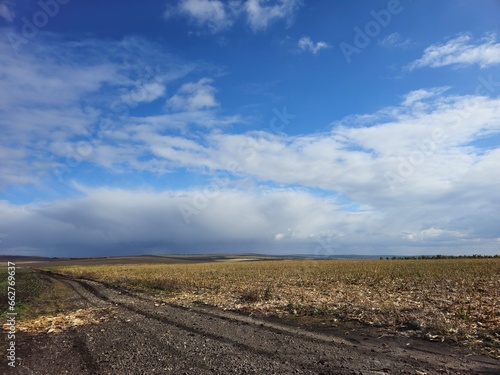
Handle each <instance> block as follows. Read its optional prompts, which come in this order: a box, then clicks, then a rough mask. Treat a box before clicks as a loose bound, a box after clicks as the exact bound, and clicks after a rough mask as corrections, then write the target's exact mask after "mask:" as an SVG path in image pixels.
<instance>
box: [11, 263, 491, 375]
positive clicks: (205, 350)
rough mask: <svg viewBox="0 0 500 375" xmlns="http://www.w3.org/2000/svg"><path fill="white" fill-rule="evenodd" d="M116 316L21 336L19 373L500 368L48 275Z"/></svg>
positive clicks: (408, 345) (413, 346)
mask: <svg viewBox="0 0 500 375" xmlns="http://www.w3.org/2000/svg"><path fill="white" fill-rule="evenodd" d="M44 275H45V276H47V277H50V278H53V279H56V280H58V281H60V282H63V283H64V284H66V285H67V286H68V287H69V288H71V289H73V290H74V292H75V296H77V298H78V299H79V300H80V301H81V303H82V305H85V306H94V307H100V308H109V307H114V315H113V317H112V318H110V319H108V320H106V321H104V322H102V323H100V324H97V325H87V326H82V327H79V328H77V329H75V330H70V331H65V332H62V333H60V334H58V335H46V334H43V335H27V334H23V335H20V336H19V337H20V339H19V340H20V341H21V340H23V341H24V345H23V344H21V346H20V352H19V361H18V362H19V363H18V366H17V368H16V369H15V371H14V372H12V373H18V374H55V373H60V374H65V373H67V374H113V375H115V374H222V375H224V374H490V375H493V374H500V362H499V361H496V360H494V359H491V358H488V357H483V356H466V355H465V354H463V353H460V352H459V351H457V350H452V349H450V348H449V347H448V346H444V345H440V344H434V343H428V342H425V341H422V340H415V339H410V338H404V337H383V338H374V337H371V338H370V337H367V339H365V340H363V339H360V340H357V341H354V340H352V339H347V338H344V337H336V336H334V335H326V334H319V333H316V332H311V331H307V330H304V329H301V328H299V327H293V326H288V325H282V324H276V323H272V322H269V321H264V320H260V319H255V318H252V317H248V316H242V315H238V314H234V313H229V312H224V311H221V310H219V309H216V308H211V307H206V306H196V307H192V308H184V307H179V306H173V305H169V304H164V303H161V301H157V300H155V299H154V297H152V296H149V295H146V294H140V295H139V294H135V293H130V292H127V291H125V290H121V289H118V288H116V287H111V286H106V285H103V284H101V283H98V282H95V281H89V280H75V279H70V278H66V277H64V276H61V275H56V274H51V273H48V272H44Z"/></svg>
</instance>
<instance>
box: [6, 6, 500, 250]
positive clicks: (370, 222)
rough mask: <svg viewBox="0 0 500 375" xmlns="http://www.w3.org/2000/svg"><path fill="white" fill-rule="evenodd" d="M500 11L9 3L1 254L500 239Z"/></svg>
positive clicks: (432, 244)
mask: <svg viewBox="0 0 500 375" xmlns="http://www.w3.org/2000/svg"><path fill="white" fill-rule="evenodd" d="M499 16H500V3H499V2H498V1H493V0H492V1H486V0H485V1H482V2H481V3H480V5H478V4H477V2H472V1H441V2H438V3H436V2H430V1H403V0H401V1H397V0H391V1H370V2H368V1H349V2H333V1H326V0H325V1H314V2H313V1H305V0H303V1H300V0H234V1H218V0H178V1H149V2H147V3H144V2H139V1H120V2H116V1H79V0H45V1H44V0H42V1H32V0H25V1H22V2H19V1H12V0H0V131H1V136H0V253H4V254H26V255H48V256H94V255H119V254H141V253H184V252H193V253H199V252H249V251H254V252H261V253H265V252H267V253H277V254H293V253H301V254H315V255H333V256H334V255H335V254H346V253H356V254H402V255H413V254H436V253H440V254H471V253H483V254H495V253H498V252H499V245H500V229H499V228H500V193H499V191H500V189H499V187H500V174H499V173H498V165H499V164H500V163H499V162H500V147H499V146H500V137H499V133H500V96H499V93H500V35H499V33H500V30H499V22H498V19H499Z"/></svg>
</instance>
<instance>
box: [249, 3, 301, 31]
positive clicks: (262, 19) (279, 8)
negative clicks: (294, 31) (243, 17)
mask: <svg viewBox="0 0 500 375" xmlns="http://www.w3.org/2000/svg"><path fill="white" fill-rule="evenodd" d="M300 5H301V1H300V0H277V1H266V0H247V1H246V2H245V10H246V12H247V16H248V23H249V25H250V28H251V29H252V30H253V31H261V30H266V29H267V27H268V26H269V25H270V24H271V23H272V22H274V21H278V20H282V19H285V20H286V21H287V22H288V23H289V24H290V23H291V22H292V20H293V17H294V16H295V12H296V10H297V9H298V7H299V6H300Z"/></svg>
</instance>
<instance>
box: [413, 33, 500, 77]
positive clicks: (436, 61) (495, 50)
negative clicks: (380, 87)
mask: <svg viewBox="0 0 500 375" xmlns="http://www.w3.org/2000/svg"><path fill="white" fill-rule="evenodd" d="M498 64H500V43H497V36H496V34H490V35H488V36H487V37H485V38H482V39H479V40H478V41H475V42H474V41H473V40H472V36H471V35H469V34H462V35H459V36H457V37H456V38H454V39H451V40H449V41H447V42H445V43H442V44H439V43H438V44H433V45H431V46H429V47H427V48H426V49H425V50H424V54H423V56H422V57H421V58H420V59H418V60H416V61H414V62H412V63H411V64H409V65H408V66H407V69H409V70H414V69H417V68H422V67H431V68H439V67H443V66H448V65H458V66H467V65H479V66H480V67H481V68H485V67H489V66H493V65H498Z"/></svg>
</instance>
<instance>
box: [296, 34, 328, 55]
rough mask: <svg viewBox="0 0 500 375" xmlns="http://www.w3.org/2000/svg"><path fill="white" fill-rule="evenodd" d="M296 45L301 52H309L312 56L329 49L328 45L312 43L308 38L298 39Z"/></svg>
mask: <svg viewBox="0 0 500 375" xmlns="http://www.w3.org/2000/svg"><path fill="white" fill-rule="evenodd" d="M297 45H298V47H299V49H300V50H301V51H302V52H311V53H312V54H314V55H316V54H317V53H318V52H319V51H321V50H322V49H325V48H330V45H329V44H328V43H326V42H313V41H312V40H311V38H309V37H308V36H304V37H302V38H300V39H299V41H298V43H297Z"/></svg>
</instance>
